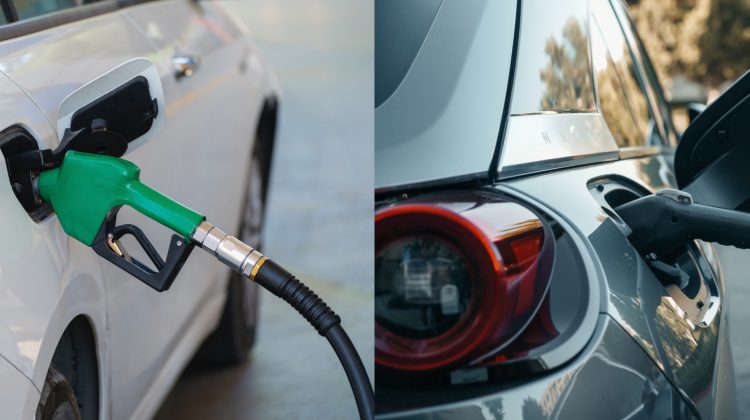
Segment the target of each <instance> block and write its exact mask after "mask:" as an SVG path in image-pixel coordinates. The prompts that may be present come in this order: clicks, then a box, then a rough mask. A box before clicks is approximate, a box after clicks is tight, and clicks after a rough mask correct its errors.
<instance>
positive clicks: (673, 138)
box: [613, 1, 677, 146]
mask: <svg viewBox="0 0 750 420" xmlns="http://www.w3.org/2000/svg"><path fill="white" fill-rule="evenodd" d="M613 6H614V7H617V8H619V10H620V11H621V12H622V14H623V16H624V18H625V19H626V20H627V22H628V23H627V24H626V25H625V28H624V30H625V32H626V33H630V34H631V36H632V38H633V41H634V42H635V48H636V49H637V52H638V55H639V56H640V58H639V59H640V61H641V63H642V64H643V69H644V73H645V74H646V77H647V78H648V83H647V85H648V86H649V89H650V90H651V93H652V96H653V97H654V102H655V103H656V105H655V106H656V109H655V111H656V112H657V113H658V114H659V115H660V116H661V118H660V120H661V121H662V126H663V127H664V133H666V136H667V139H668V142H669V143H670V144H672V145H673V146H676V145H677V133H676V130H675V129H674V124H673V122H672V111H671V109H670V107H669V104H668V103H667V100H666V98H665V96H664V90H663V88H662V87H663V85H662V84H661V81H660V80H659V77H658V75H657V73H656V70H655V69H654V66H653V64H652V63H651V59H650V58H649V56H648V53H647V52H646V48H645V47H644V45H643V41H641V38H640V36H639V35H638V32H637V31H636V30H635V24H634V23H633V19H632V18H631V16H630V14H629V13H628V10H627V6H626V5H625V4H624V3H622V2H621V1H615V2H614V3H613Z"/></svg>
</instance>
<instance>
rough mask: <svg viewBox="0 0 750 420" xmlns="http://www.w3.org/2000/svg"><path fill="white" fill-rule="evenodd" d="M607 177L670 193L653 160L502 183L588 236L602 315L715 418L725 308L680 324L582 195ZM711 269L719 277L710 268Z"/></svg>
mask: <svg viewBox="0 0 750 420" xmlns="http://www.w3.org/2000/svg"><path fill="white" fill-rule="evenodd" d="M612 175H618V176H622V177H625V178H627V179H629V180H631V181H634V182H635V183H637V184H640V185H641V186H643V187H644V188H645V189H647V190H650V191H657V190H660V189H662V188H675V180H674V175H673V174H672V172H671V170H670V169H669V165H668V164H667V161H666V159H665V158H664V157H662V156H658V155H657V156H651V157H644V158H641V159H628V160H620V161H616V162H612V163H605V164H600V165H591V166H585V167H581V168H575V169H571V170H566V171H560V172H556V173H550V174H546V175H540V176H535V177H528V178H521V179H517V180H513V181H508V182H507V185H508V187H509V188H512V189H514V190H516V191H517V192H518V193H519V194H522V195H526V196H529V197H532V198H533V199H535V200H538V201H539V202H541V203H543V204H544V205H545V206H546V207H548V208H551V209H554V211H555V212H557V214H560V215H563V216H564V217H565V218H566V219H567V220H568V221H569V222H570V224H571V225H572V226H573V227H574V228H575V229H576V230H577V231H578V232H580V233H581V234H582V235H583V236H584V237H586V238H588V243H589V245H590V246H591V247H592V248H593V249H594V254H595V255H596V258H597V260H598V263H599V265H600V267H601V272H603V274H604V277H603V278H604V282H603V288H604V290H605V294H604V296H603V300H602V302H601V303H602V306H601V312H602V313H606V314H607V315H609V316H610V317H611V318H612V319H613V320H614V321H615V322H616V323H617V324H618V325H620V327H621V328H622V329H623V330H624V331H625V332H626V333H627V334H628V335H629V336H630V337H632V339H633V340H634V341H635V343H637V344H638V346H639V347H640V348H641V349H642V350H643V351H644V352H645V354H647V355H648V357H649V358H650V359H651V360H652V361H653V363H655V366H658V367H659V368H660V369H661V370H662V371H663V372H664V374H665V375H666V377H667V378H669V380H670V381H671V382H672V384H673V385H674V386H675V387H676V388H677V389H679V390H680V391H681V392H684V393H685V395H687V396H688V397H689V398H690V399H691V400H692V401H693V402H694V403H695V406H696V408H697V410H698V411H699V412H700V415H701V417H703V418H713V416H714V414H713V413H714V410H715V409H716V407H715V401H716V400H717V399H718V397H720V396H719V395H717V392H720V391H722V390H727V392H729V391H731V390H730V389H729V388H728V387H727V385H726V382H727V379H726V378H725V377H723V376H724V375H718V374H717V373H718V372H720V371H725V370H726V369H725V367H726V365H727V364H731V360H727V358H726V357H721V353H722V351H721V349H720V347H722V346H727V347H728V343H723V342H722V341H726V340H725V339H724V336H725V334H724V333H725V332H722V331H720V330H721V328H720V327H721V326H722V324H723V323H724V320H725V318H726V315H725V310H724V308H723V307H720V309H719V311H720V313H719V314H718V316H717V317H716V318H715V319H714V320H713V322H711V324H710V325H709V326H708V327H707V328H700V327H695V326H692V325H690V324H689V323H688V322H687V321H685V320H684V319H683V317H682V316H681V314H680V311H679V310H678V308H676V306H674V305H673V304H672V302H671V299H670V298H668V297H667V293H666V292H665V290H664V288H663V286H662V285H661V283H660V282H659V280H658V279H657V278H656V277H655V276H654V274H653V272H652V271H651V269H650V268H649V267H648V266H647V265H646V263H645V261H644V260H643V259H642V258H641V256H640V255H639V254H638V253H637V252H636V251H635V250H634V249H633V248H632V247H631V246H630V244H629V242H628V241H627V238H626V237H625V236H624V235H623V234H622V233H621V232H620V231H619V230H618V229H617V228H616V227H615V225H614V223H613V222H612V221H611V219H610V218H609V217H608V216H607V215H606V214H605V213H604V212H603V211H602V209H601V207H600V206H599V204H598V203H597V202H596V201H595V200H594V198H593V197H592V196H591V194H590V193H589V191H588V183H589V181H590V180H592V179H596V178H600V177H604V176H612ZM713 271H714V273H715V275H716V276H717V277H720V273H719V272H718V270H717V269H716V267H714V270H713ZM720 281H721V279H720V278H719V282H720ZM722 301H724V299H723V296H722ZM720 332H722V334H720ZM724 353H726V352H724ZM732 380H733V378H732ZM722 381H723V382H724V383H721V382H722ZM721 397H722V398H732V399H733V398H734V397H733V396H730V397H726V396H721Z"/></svg>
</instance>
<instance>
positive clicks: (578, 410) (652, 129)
mask: <svg viewBox="0 0 750 420" xmlns="http://www.w3.org/2000/svg"><path fill="white" fill-rule="evenodd" d="M375 15H376V21H375V28H376V29H375V33H376V45H375V54H376V58H375V66H376V84H375V88H376V92H375V102H376V103H375V106H376V110H375V127H376V128H375V130H376V132H375V139H376V140H375V141H376V144H375V154H376V157H375V171H376V173H375V183H376V190H375V197H376V214H375V236H376V255H375V276H376V278H375V318H376V327H375V343H376V357H375V358H376V404H377V413H378V415H379V417H380V418H384V419H385V418H409V419H453V418H455V419H473V418H486V419H501V418H507V419H527V420H530V419H547V418H549V419H552V418H554V419H615V418H622V419H665V418H703V419H712V418H718V419H729V418H734V417H736V395H735V385H734V384H735V382H734V373H733V367H732V357H731V352H730V346H729V340H728V329H727V328H726V314H727V312H726V309H725V302H726V299H725V295H724V289H723V281H722V273H721V269H720V267H719V262H718V260H717V257H716V254H715V252H714V249H713V248H712V246H711V245H709V244H706V243H704V242H701V241H696V240H689V241H687V242H686V243H684V244H683V245H682V246H680V247H677V248H670V251H669V252H665V253H663V254H658V255H657V254H653V253H648V252H646V253H644V252H642V250H643V249H642V248H638V247H636V246H635V245H634V243H635V242H633V240H634V239H633V238H635V236H633V229H634V224H633V223H630V221H632V220H633V219H627V220H626V218H624V215H623V214H620V213H622V211H623V209H624V208H626V207H627V205H628V204H629V203H633V202H635V201H636V200H638V199H639V198H641V197H657V198H659V199H665V200H674V201H675V202H677V203H682V204H684V205H689V203H690V202H691V201H690V200H691V198H690V196H689V195H686V194H684V193H681V192H679V191H676V189H677V188H678V187H680V188H685V187H686V186H688V187H689V185H690V183H691V182H693V181H694V180H695V179H699V178H700V174H701V172H700V170H702V169H703V168H705V167H706V166H707V165H708V164H709V163H710V162H711V159H715V158H716V156H715V155H712V156H709V155H705V156H698V155H699V154H700V153H702V152H701V151H700V150H701V148H695V149H689V148H690V147H692V146H691V144H690V143H686V146H684V147H683V150H686V152H685V153H678V156H677V158H678V159H675V150H676V148H677V145H678V133H676V132H675V129H674V127H673V125H672V123H671V118H670V112H669V108H668V105H667V103H666V101H665V99H664V95H663V93H662V90H661V87H660V85H659V83H658V80H657V77H656V75H655V72H654V70H653V68H652V66H651V64H650V62H649V59H648V56H647V54H646V52H645V50H644V48H643V46H642V44H641V42H640V40H639V38H638V35H637V34H636V32H635V30H634V28H633V25H632V23H631V21H630V19H629V17H628V14H627V10H626V7H625V6H624V5H623V4H622V3H621V2H620V1H619V0H563V1H559V2H549V1H543V0H523V1H518V2H515V1H513V2H511V1H492V0H484V1H482V0H479V1H471V2H466V1H458V0H425V1H420V2H402V1H397V0H378V1H377V2H376V7H375ZM698 118H701V117H700V116H699V117H698ZM723 135H724V136H725V137H726V132H724V134H723ZM717 136H718V137H717V138H718V140H717V141H718V142H722V141H723V140H722V134H721V130H720V131H719V132H718V135H717ZM688 149H689V150H688ZM694 150H695V151H694ZM702 150H706V149H705V147H704V148H702ZM681 155H682V156H681ZM688 155H695V156H693V157H692V159H694V160H695V162H698V163H697V164H693V163H695V162H693V161H689V164H687V165H685V163H686V159H687V158H690V156H688ZM696 156H697V157H696ZM701 159H702V161H701ZM676 161H677V162H676ZM745 162H746V160H745ZM654 193H656V195H654ZM694 197H695V199H696V200H698V199H699V197H700V196H699V194H698V191H695V195H694ZM621 216H623V217H621ZM657 216H658V215H656V214H653V215H651V214H645V215H643V217H644V218H645V219H649V218H650V217H654V218H656V217H657ZM666 223H667V224H670V223H671V224H674V225H678V224H679V223H685V222H681V221H680V220H679V218H677V217H672V219H671V221H670V220H669V219H668V220H667V222H666ZM658 234H661V232H659V231H658V229H654V230H653V236H658Z"/></svg>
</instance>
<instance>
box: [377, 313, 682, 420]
mask: <svg viewBox="0 0 750 420" xmlns="http://www.w3.org/2000/svg"><path fill="white" fill-rule="evenodd" d="M603 378H606V380H603ZM643 396H646V397H647V398H643ZM688 410H689V408H688V407H686V406H685V405H684V403H683V401H682V399H681V398H680V397H679V395H676V394H675V392H674V390H673V389H672V388H671V387H670V386H669V383H668V382H667V380H666V379H665V378H664V376H663V375H662V374H661V372H660V371H659V370H657V369H656V368H655V367H654V365H653V363H652V362H651V360H650V359H649V358H648V357H647V356H646V355H645V354H644V353H643V352H642V351H639V349H638V346H637V345H636V344H635V342H633V340H632V339H631V338H630V337H629V336H628V335H627V334H626V333H625V332H624V331H623V330H622V328H620V327H619V325H618V324H617V323H615V322H613V321H612V320H611V318H610V317H609V316H607V315H600V317H599V322H598V327H597V332H596V333H595V336H594V338H593V340H592V344H591V345H589V346H588V348H587V349H586V350H585V351H584V353H583V354H582V355H581V357H579V358H577V359H576V360H575V361H574V362H572V363H571V364H569V365H567V366H566V367H564V368H562V369H560V370H558V371H556V372H555V373H554V374H551V375H545V376H543V377H541V378H539V379H536V380H532V381H529V382H527V383H524V384H522V385H520V386H516V387H513V388H510V389H507V390H504V391H502V392H499V393H496V394H494V395H487V396H483V397H479V398H475V399H471V400H466V401H462V402H458V403H454V404H447V405H444V406H438V407H431V408H428V409H423V410H415V411H412V412H403V413H398V414H394V415H385V416H382V417H381V418H383V419H387V418H398V419H412V420H416V419H425V420H426V419H433V420H434V419H488V420H489V419H504V418H508V419H521V418H523V419H571V420H572V419H576V420H577V419H604V418H611V419H614V418H643V419H664V418H669V417H670V416H672V415H674V413H675V412H677V413H680V412H683V413H689V411H688ZM680 418H685V417H684V416H683V417H680Z"/></svg>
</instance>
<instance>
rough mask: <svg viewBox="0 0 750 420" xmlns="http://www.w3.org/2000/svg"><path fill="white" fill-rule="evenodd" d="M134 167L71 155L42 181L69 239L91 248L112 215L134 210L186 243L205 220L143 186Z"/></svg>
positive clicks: (40, 186) (42, 194) (43, 194)
mask: <svg viewBox="0 0 750 420" xmlns="http://www.w3.org/2000/svg"><path fill="white" fill-rule="evenodd" d="M140 173H141V170H140V168H138V167H137V166H136V165H135V164H133V163H131V162H129V161H127V160H124V159H120V158H116V157H112V156H102V155H94V154H90V153H82V152H76V151H74V150H71V151H69V152H68V153H67V154H66V155H65V159H64V160H63V163H62V165H60V167H59V168H54V169H50V170H47V171H44V172H42V173H41V174H40V175H39V181H38V186H37V187H38V191H39V196H40V197H41V198H42V199H43V200H44V201H47V202H48V203H50V204H51V205H52V207H53V208H54V209H55V212H56V213H57V217H58V219H59V220H60V224H61V225H62V227H63V229H64V230H65V233H67V234H68V235H70V236H72V237H74V238H75V239H77V240H79V241H81V242H83V243H84V244H86V245H89V246H91V245H92V244H93V242H94V239H95V238H96V234H97V233H98V232H99V230H100V229H101V227H102V224H103V223H104V222H105V220H106V219H107V217H108V215H110V212H111V211H112V210H113V209H117V208H119V207H121V206H130V207H132V208H134V209H135V210H137V211H138V212H140V213H142V214H143V215H144V216H146V217H148V218H150V219H153V220H155V221H157V222H158V223H160V224H162V225H164V226H166V227H168V228H170V229H172V230H173V231H175V232H177V233H178V234H180V235H181V236H182V237H183V238H185V240H186V241H190V238H191V236H192V234H193V232H194V231H195V229H196V228H197V227H198V224H199V223H200V222H202V221H203V220H204V219H205V217H204V216H203V215H201V214H199V213H197V212H195V211H193V210H191V209H189V208H187V207H185V206H183V205H182V204H180V203H177V202H176V201H174V200H171V199H170V198H168V197H166V196H164V195H163V194H161V193H160V192H158V191H156V190H154V189H152V188H151V187H149V186H147V185H145V184H143V183H142V182H141V181H140V179H139V176H140Z"/></svg>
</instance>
